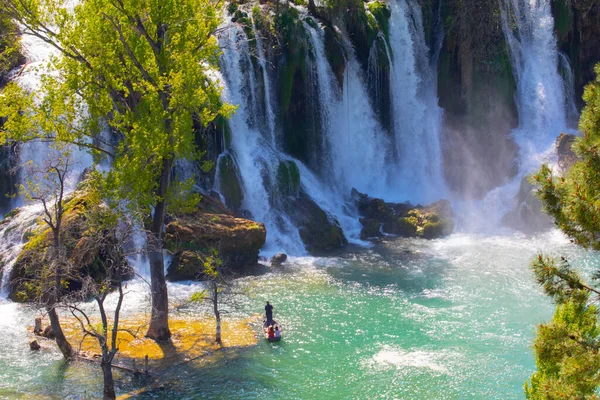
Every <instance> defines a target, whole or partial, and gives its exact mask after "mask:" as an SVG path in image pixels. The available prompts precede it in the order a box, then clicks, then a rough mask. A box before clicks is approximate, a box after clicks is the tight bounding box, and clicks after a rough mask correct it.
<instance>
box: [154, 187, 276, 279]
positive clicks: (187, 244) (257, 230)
mask: <svg viewBox="0 0 600 400" xmlns="http://www.w3.org/2000/svg"><path fill="white" fill-rule="evenodd" d="M266 238H267V230H266V229H265V226H264V225H263V224H262V223H259V222H255V221H251V220H248V219H244V218H236V217H235V216H234V215H233V212H232V211H231V210H229V209H228V208H227V207H225V206H224V205H223V204H222V203H221V202H220V201H219V200H217V199H215V198H214V197H211V196H204V197H203V198H202V201H201V202H200V204H199V206H198V208H197V209H196V210H195V211H194V212H192V213H190V214H186V215H182V216H179V217H177V218H173V219H172V220H171V221H170V222H169V223H168V224H167V226H166V229H165V247H166V248H167V249H168V250H170V251H171V252H172V253H173V260H172V261H171V263H170V265H169V267H168V269H167V279H168V280H170V281H182V280H198V279H202V276H203V271H204V263H205V261H207V259H208V257H215V256H216V257H218V258H219V259H220V260H221V261H222V262H223V264H222V266H223V268H224V269H226V270H229V271H231V272H241V271H242V270H243V269H244V268H245V267H248V266H253V265H256V264H257V262H258V252H259V250H260V248H261V247H262V246H263V245H264V244H265V240H266Z"/></svg>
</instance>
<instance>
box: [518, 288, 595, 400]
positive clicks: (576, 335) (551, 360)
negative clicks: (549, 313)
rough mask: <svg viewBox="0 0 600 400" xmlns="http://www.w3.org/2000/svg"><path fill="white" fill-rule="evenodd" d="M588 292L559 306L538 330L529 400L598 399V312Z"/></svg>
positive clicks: (528, 393) (528, 384)
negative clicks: (535, 368)
mask: <svg viewBox="0 0 600 400" xmlns="http://www.w3.org/2000/svg"><path fill="white" fill-rule="evenodd" d="M588 296H589V293H588V292H587V291H581V290H579V291H577V293H575V295H574V296H573V297H572V298H571V299H569V300H566V301H565V302H564V303H563V304H560V305H559V306H558V307H557V308H556V313H555V314H554V318H553V319H552V322H550V323H549V324H543V325H540V326H539V327H538V337H537V339H536V341H535V344H534V348H535V352H536V355H537V359H536V364H537V371H536V372H535V373H534V374H533V375H532V376H531V378H530V380H529V381H528V382H526V383H525V385H524V388H525V394H526V397H527V398H528V399H532V400H537V399H540V400H541V399H560V398H565V399H566V398H568V399H597V398H598V396H597V394H596V388H597V387H598V386H599V385H600V357H599V356H598V341H597V338H598V335H599V334H600V327H599V325H598V309H597V307H596V306H594V305H588Z"/></svg>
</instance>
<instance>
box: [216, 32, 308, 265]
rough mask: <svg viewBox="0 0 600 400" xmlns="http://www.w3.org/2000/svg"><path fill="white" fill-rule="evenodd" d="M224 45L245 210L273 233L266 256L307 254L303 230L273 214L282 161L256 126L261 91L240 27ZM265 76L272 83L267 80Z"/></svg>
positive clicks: (227, 90)
mask: <svg viewBox="0 0 600 400" xmlns="http://www.w3.org/2000/svg"><path fill="white" fill-rule="evenodd" d="M219 40H220V43H221V47H222V48H223V49H224V51H223V55H222V56H221V72H222V78H221V82H222V83H223V86H224V87H223V93H222V98H223V100H225V101H227V102H229V103H230V104H233V105H237V106H238V108H237V110H236V112H235V113H234V114H233V116H232V117H231V119H230V120H229V125H230V127H231V132H232V140H231V142H232V150H233V153H234V154H232V156H233V158H234V159H235V162H236V164H237V167H238V170H239V173H240V178H241V184H242V187H243V190H244V199H243V208H244V209H246V210H249V211H250V212H251V213H252V217H253V218H254V219H255V220H257V221H260V222H263V223H264V224H265V226H266V228H267V232H268V242H267V248H266V249H265V251H267V252H269V251H270V250H273V251H279V250H282V249H285V250H286V251H287V252H289V253H291V254H304V253H305V250H304V246H303V244H302V241H301V239H300V236H299V234H298V230H297V229H296V228H295V227H294V225H293V224H292V222H291V221H290V220H289V219H288V218H287V217H286V215H285V214H284V213H281V212H278V211H277V210H275V209H274V208H272V204H273V203H272V199H271V193H272V190H271V187H272V185H273V184H274V182H275V179H276V171H277V167H278V165H279V161H280V157H279V154H278V152H277V150H276V148H275V147H274V146H273V144H272V143H273V141H272V136H271V134H270V132H261V130H260V128H259V127H258V126H253V124H252V118H253V117H256V113H255V111H256V108H254V107H256V106H258V105H257V104H255V101H256V96H255V88H256V87H257V86H258V85H257V83H256V81H255V79H256V76H255V74H254V70H253V67H252V59H251V53H250V48H249V46H248V38H247V36H246V34H245V33H244V31H243V29H242V28H241V27H239V26H238V25H236V24H233V23H229V24H228V27H227V29H225V31H224V33H223V34H222V35H221V36H220V38H219ZM264 76H265V78H266V79H267V80H268V74H265V75H264ZM265 87H268V86H267V85H265ZM268 97H269V96H268V95H267V96H265V98H268ZM263 130H264V129H263ZM216 181H218V179H216ZM217 189H218V188H217ZM269 247H272V249H269Z"/></svg>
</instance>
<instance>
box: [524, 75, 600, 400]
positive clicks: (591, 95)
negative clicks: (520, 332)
mask: <svg viewBox="0 0 600 400" xmlns="http://www.w3.org/2000/svg"><path fill="white" fill-rule="evenodd" d="M596 73H597V74H598V76H597V77H596V80H595V81H594V82H592V83H591V84H590V85H588V87H587V88H586V90H585V94H584V100H585V101H586V104H587V105H586V107H585V108H584V110H583V112H582V114H581V120H580V124H579V127H580V130H581V131H582V132H583V133H584V136H583V138H578V139H577V140H576V142H575V144H574V145H573V150H574V151H575V153H576V154H577V156H578V157H579V161H578V162H576V163H575V164H574V165H573V166H572V167H571V168H570V169H569V171H567V173H566V174H565V176H557V175H555V174H554V172H553V171H552V170H551V169H550V168H549V167H548V166H547V165H543V166H542V168H541V170H540V171H539V172H538V173H537V174H536V175H535V176H534V177H533V183H535V184H537V186H538V191H537V193H538V196H539V198H540V200H541V202H542V204H543V206H544V209H545V211H546V212H547V213H548V214H550V216H552V218H554V221H555V223H556V226H557V227H558V228H560V229H561V230H562V231H563V232H564V233H565V234H566V235H567V236H569V237H570V238H572V239H573V241H574V242H575V243H577V244H579V245H581V246H583V247H585V248H590V249H595V250H600V152H599V149H600V65H598V66H597V67H596ZM531 267H532V269H533V272H534V273H535V276H536V279H537V281H538V283H539V284H540V285H541V286H542V287H543V288H544V291H545V292H546V294H548V295H549V296H551V297H552V298H553V299H554V300H555V301H556V302H557V304H558V305H557V307H556V311H555V314H554V317H553V319H552V322H550V323H549V324H543V325H540V326H539V327H538V336H537V339H536V341H535V345H534V348H535V353H536V364H537V371H536V372H535V373H534V374H533V375H532V376H531V378H530V380H529V381H528V382H526V383H525V386H524V389H525V394H526V396H527V398H528V399H536V400H537V399H559V398H561V399H562V398H569V399H598V394H597V388H598V387H600V356H599V354H598V351H599V348H600V340H599V337H600V326H599V323H598V308H597V306H596V302H597V301H598V297H597V296H598V295H600V291H598V290H597V289H596V287H594V286H590V285H589V284H587V283H586V282H585V281H584V280H583V279H582V278H581V276H580V275H579V274H578V273H577V272H576V271H574V270H573V269H572V268H571V266H570V265H569V263H568V262H567V260H566V259H564V258H561V259H552V258H548V257H544V256H542V255H539V256H538V257H537V258H536V259H535V260H533V261H532V265H531ZM598 277H600V271H599V272H597V273H596V274H595V279H597V278H598ZM592 295H593V296H596V297H595V298H594V300H593V302H592V301H591V300H590V296H592Z"/></svg>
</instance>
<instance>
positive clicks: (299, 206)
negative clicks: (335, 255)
mask: <svg viewBox="0 0 600 400" xmlns="http://www.w3.org/2000/svg"><path fill="white" fill-rule="evenodd" d="M283 206H284V209H285V211H286V212H287V214H288V215H289V216H290V218H291V219H292V222H293V223H294V224H295V225H296V226H297V227H298V233H299V234H300V238H301V239H302V242H303V243H304V246H305V247H306V250H307V251H308V252H309V253H310V254H311V255H316V256H318V255H323V254H327V253H329V252H331V251H333V250H338V249H342V248H345V247H346V245H347V244H348V240H347V239H346V236H344V231H343V230H342V228H341V227H340V224H339V222H338V221H337V220H336V219H335V218H334V217H333V216H332V215H330V214H328V213H327V212H325V211H324V210H323V209H321V207H319V205H318V204H317V203H315V202H314V201H313V200H312V199H311V198H310V197H308V195H307V194H305V193H304V192H302V191H300V194H299V196H298V197H293V198H292V197H290V198H287V199H285V200H284V202H283Z"/></svg>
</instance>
